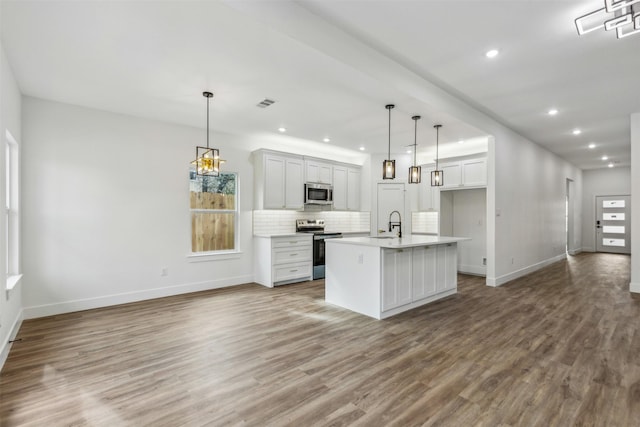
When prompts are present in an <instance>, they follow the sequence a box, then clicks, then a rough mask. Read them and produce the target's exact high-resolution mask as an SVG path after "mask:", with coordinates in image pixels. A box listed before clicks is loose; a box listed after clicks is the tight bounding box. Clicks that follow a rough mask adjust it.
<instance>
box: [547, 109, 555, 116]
mask: <svg viewBox="0 0 640 427" xmlns="http://www.w3.org/2000/svg"><path fill="white" fill-rule="evenodd" d="M547 114H548V115H550V116H555V115H556V114H558V110H556V109H555V108H552V109H550V110H549V111H547Z"/></svg>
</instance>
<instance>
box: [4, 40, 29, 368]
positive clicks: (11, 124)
mask: <svg viewBox="0 0 640 427" xmlns="http://www.w3.org/2000/svg"><path fill="white" fill-rule="evenodd" d="M20 110H21V99H20V90H19V89H18V85H17V84H16V81H15V79H14V77H13V72H12V71H11V68H10V66H9V63H8V62H7V58H6V56H5V53H4V49H3V47H2V43H0V141H2V145H3V147H2V149H0V165H2V166H1V168H2V172H1V173H0V192H1V193H2V195H1V196H0V197H2V200H4V197H5V188H6V186H5V176H6V170H5V150H4V144H5V143H6V142H5V134H6V131H7V130H8V131H9V132H10V133H11V135H13V137H14V138H15V139H16V141H17V142H18V145H19V150H20V151H22V148H23V147H22V135H21V131H22V127H21V112H20ZM23 164H24V163H23ZM23 175H24V174H23ZM0 218H2V219H0V242H1V243H0V247H1V249H0V277H3V278H6V277H7V265H6V253H5V252H6V245H5V242H6V238H7V236H6V231H5V230H6V218H5V216H4V215H2V216H1V217H0ZM23 229H24V227H23ZM23 253H25V252H24V251H23ZM5 285H6V279H3V281H2V282H1V286H0V369H1V368H2V365H3V364H4V361H5V360H6V358H7V355H8V354H9V349H10V347H11V345H10V344H9V340H11V339H12V338H13V337H14V336H15V335H16V334H17V332H18V329H19V328H20V324H21V323H22V298H21V287H22V283H18V285H16V287H15V288H13V289H12V290H11V291H9V292H7V291H6V290H5Z"/></svg>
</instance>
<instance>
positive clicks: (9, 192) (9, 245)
mask: <svg viewBox="0 0 640 427" xmlns="http://www.w3.org/2000/svg"><path fill="white" fill-rule="evenodd" d="M18 167H19V152H18V143H17V142H16V140H15V139H14V138H13V136H12V135H11V133H9V131H6V134H5V184H6V187H5V224H6V230H5V232H6V236H7V240H6V247H5V248H6V263H7V289H12V288H13V287H14V286H15V285H16V284H17V283H18V281H19V280H20V278H21V277H22V275H21V274H20V213H19V207H20V203H19V188H20V185H19V182H18V179H19V177H20V171H19V169H18Z"/></svg>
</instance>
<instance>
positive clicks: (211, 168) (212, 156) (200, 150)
mask: <svg viewBox="0 0 640 427" xmlns="http://www.w3.org/2000/svg"><path fill="white" fill-rule="evenodd" d="M191 163H192V164H193V165H194V166H195V167H196V173H197V174H198V175H202V176H218V175H219V174H220V151H219V150H218V149H217V148H208V147H196V159H195V160H194V161H193V162H191Z"/></svg>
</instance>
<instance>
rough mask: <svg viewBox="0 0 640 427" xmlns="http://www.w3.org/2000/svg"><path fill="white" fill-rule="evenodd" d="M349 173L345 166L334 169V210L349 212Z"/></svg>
mask: <svg viewBox="0 0 640 427" xmlns="http://www.w3.org/2000/svg"><path fill="white" fill-rule="evenodd" d="M348 173H349V172H348V168H347V167H345V166H334V167H333V210H336V211H346V210H347V194H348V191H349V189H348V187H347V186H348Z"/></svg>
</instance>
